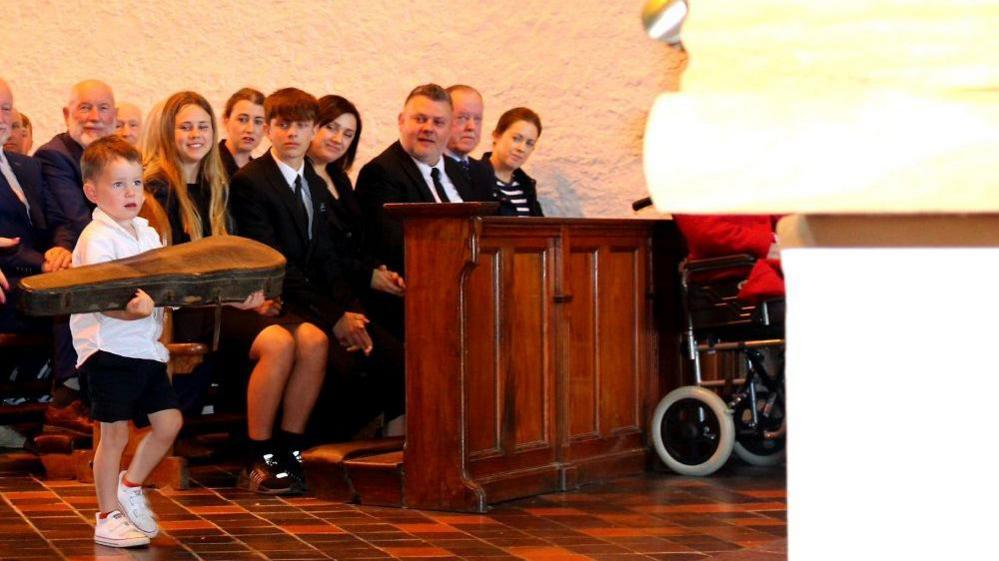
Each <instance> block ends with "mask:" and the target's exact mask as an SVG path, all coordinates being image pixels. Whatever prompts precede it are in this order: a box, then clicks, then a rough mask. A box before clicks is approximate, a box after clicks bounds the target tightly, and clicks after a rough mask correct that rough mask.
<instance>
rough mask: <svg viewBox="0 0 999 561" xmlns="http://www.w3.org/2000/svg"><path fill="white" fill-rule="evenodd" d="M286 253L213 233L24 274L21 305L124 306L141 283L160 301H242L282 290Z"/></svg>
mask: <svg viewBox="0 0 999 561" xmlns="http://www.w3.org/2000/svg"><path fill="white" fill-rule="evenodd" d="M284 266H285V258H284V256H283V255H281V254H280V253H279V252H277V251H275V250H274V249H272V248H271V247H269V246H267V245H265V244H262V243H260V242H256V241H253V240H250V239H247V238H241V237H238V236H211V237H208V238H204V239H201V240H198V241H194V242H190V243H183V244H178V245H175V246H171V247H164V248H159V249H154V250H151V251H147V252H145V253H141V254H139V255H135V256H133V257H127V258H125V259H117V260H115V261H109V262H107V263H100V264H98V265H86V266H83V267H76V268H71V269H64V270H61V271H57V272H54V273H45V274H41V275H34V276H30V277H25V278H23V279H21V282H20V283H19V286H20V288H21V290H22V294H21V297H20V300H19V301H18V308H19V309H20V310H21V311H22V312H23V313H25V314H27V315H32V316H53V315H64V314H77V313H86V312H101V311H109V310H123V309H124V308H125V306H126V305H127V304H128V301H129V300H131V299H132V297H133V296H135V291H136V289H139V288H141V289H142V290H144V291H146V293H147V294H149V296H150V297H151V298H152V299H153V302H155V303H156V305H157V306H205V305H211V304H221V303H226V302H242V301H244V300H246V298H247V297H248V296H249V295H250V294H252V293H253V292H255V291H257V290H263V291H264V296H265V297H267V298H275V297H277V296H280V295H281V283H282V281H283V280H284Z"/></svg>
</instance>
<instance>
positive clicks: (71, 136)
mask: <svg viewBox="0 0 999 561" xmlns="http://www.w3.org/2000/svg"><path fill="white" fill-rule="evenodd" d="M62 114H63V118H64V119H65V120H66V132H63V133H59V134H57V135H55V136H54V137H52V139H51V140H49V141H48V142H46V143H45V144H43V145H41V146H39V147H38V150H36V151H35V158H37V159H38V161H39V162H40V163H41V164H42V173H43V174H44V175H45V182H46V184H47V186H48V194H47V197H48V200H49V202H50V206H52V207H53V208H58V209H59V211H60V212H61V214H62V217H63V218H64V220H65V224H56V225H55V226H57V227H65V228H68V240H66V241H67V243H68V246H66V247H67V249H69V250H70V251H72V250H73V246H74V245H76V239H77V238H78V237H79V236H80V232H82V231H83V229H84V228H85V227H86V226H87V224H90V215H91V213H92V212H93V210H94V205H93V203H91V202H90V201H88V200H87V198H86V197H85V196H84V195H83V177H82V175H81V173H80V157H81V156H83V149H84V148H86V147H87V146H89V145H90V143H91V142H93V141H95V140H97V139H98V138H103V137H105V136H107V135H109V134H112V133H114V130H115V115H116V110H115V104H114V94H113V93H112V92H111V87H110V86H108V85H107V84H105V83H104V82H101V81H98V80H86V81H84V82H80V83H79V84H76V85H75V86H73V88H72V89H71V90H70V95H69V102H68V103H67V104H66V107H63V109H62Z"/></svg>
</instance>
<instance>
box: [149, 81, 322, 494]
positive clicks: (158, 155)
mask: <svg viewBox="0 0 999 561" xmlns="http://www.w3.org/2000/svg"><path fill="white" fill-rule="evenodd" d="M157 128H158V130H159V133H158V134H157V135H156V138H155V140H154V142H153V143H152V144H153V145H152V146H151V149H150V150H149V153H148V154H147V157H146V172H145V183H146V189H147V190H148V191H149V192H150V193H151V194H152V195H153V197H154V198H155V199H156V200H157V201H158V202H159V203H160V205H162V207H163V208H164V209H165V211H166V214H167V216H168V218H169V222H170V231H171V234H170V235H171V238H172V242H173V243H182V242H186V241H191V240H198V239H201V238H203V237H206V236H224V235H227V234H229V233H230V232H231V221H230V218H229V209H228V204H229V188H228V178H227V176H226V172H225V169H224V168H223V164H222V159H221V157H220V155H219V142H218V131H217V129H216V126H215V113H214V111H213V110H212V107H211V105H210V104H209V103H208V101H207V100H206V99H205V98H204V97H202V96H201V95H199V94H197V93H194V92H189V91H185V92H179V93H176V94H174V95H172V96H170V97H169V98H168V99H167V100H166V102H165V103H164V105H163V111H162V113H161V115H160V123H159V126H158V127H157ZM236 308H238V309H235V310H229V309H227V310H226V313H224V314H223V322H222V338H223V341H224V342H223V347H225V346H227V345H228V346H229V347H230V348H233V347H235V348H240V347H241V346H242V347H244V348H245V346H246V344H247V343H248V344H249V345H248V346H249V351H248V353H247V354H248V357H249V359H250V360H251V361H255V362H256V364H255V365H254V366H253V370H252V372H251V374H250V377H249V382H248V387H247V398H246V403H247V415H246V417H247V424H248V435H249V438H250V457H249V458H248V463H247V467H246V469H245V470H244V472H243V474H242V476H241V477H240V481H241V484H242V485H244V486H246V487H248V488H249V489H250V490H252V491H256V492H259V493H264V494H286V493H290V492H295V491H300V490H301V487H302V485H304V484H303V483H302V482H303V481H304V479H303V477H302V472H301V458H300V454H299V453H298V452H299V451H300V450H301V449H302V441H303V438H304V437H303V434H304V432H305V423H306V421H307V420H308V417H307V415H304V416H303V415H302V411H303V410H306V411H307V410H309V409H311V403H309V404H305V403H300V402H301V401H303V400H305V401H310V400H311V401H314V400H315V396H317V395H318V393H319V388H320V386H321V385H322V380H323V377H324V374H325V368H326V353H327V346H328V339H327V338H326V335H325V334H324V333H323V332H322V330H320V329H319V328H318V327H316V326H314V325H312V324H310V323H306V322H304V321H302V320H301V319H299V318H296V317H294V316H292V315H290V314H281V304H280V302H278V301H272V300H269V301H267V302H263V299H262V296H260V295H254V296H253V297H251V298H250V299H248V300H247V302H244V303H243V304H242V305H240V306H236ZM200 311H201V310H197V309H193V310H191V311H190V312H187V313H185V310H179V312H180V313H177V314H175V316H174V338H175V340H188V341H190V340H203V339H204V338H206V336H207V335H208V334H209V333H210V329H211V319H210V317H208V316H209V315H210V314H205V313H198V312H200ZM178 316H179V317H178ZM184 316H187V317H184ZM282 405H283V408H282V409H283V413H282V418H281V420H280V428H281V433H280V436H281V438H279V439H275V438H273V437H274V435H273V430H274V425H275V420H276V418H277V412H278V409H279V408H281V406H282ZM306 405H307V406H306Z"/></svg>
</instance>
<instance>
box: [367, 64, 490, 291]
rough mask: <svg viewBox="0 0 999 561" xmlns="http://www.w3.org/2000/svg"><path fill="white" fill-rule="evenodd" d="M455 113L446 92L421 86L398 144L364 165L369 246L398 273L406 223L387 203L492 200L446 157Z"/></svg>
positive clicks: (412, 96) (406, 111)
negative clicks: (386, 208)
mask: <svg viewBox="0 0 999 561" xmlns="http://www.w3.org/2000/svg"><path fill="white" fill-rule="evenodd" d="M452 112H453V108H452V107H451V97H450V96H449V95H448V93H447V91H445V90H444V88H442V87H440V86H438V85H437V84H425V85H422V86H418V87H416V88H415V89H414V90H413V91H411V92H410V93H409V96H408V97H407V98H406V103H405V104H404V106H403V109H402V113H400V114H399V141H398V142H395V143H394V144H392V145H391V146H389V147H388V148H386V149H385V151H384V152H382V153H381V154H379V155H378V156H377V157H375V158H374V159H373V160H371V161H370V162H368V163H367V164H365V166H364V167H363V168H361V172H360V174H359V175H358V177H357V196H358V198H359V200H360V202H361V209H362V211H363V212H364V215H365V217H366V219H367V220H366V221H365V226H366V228H365V232H364V243H365V247H366V248H367V250H368V251H369V252H371V254H372V256H373V257H374V258H375V259H376V260H377V261H379V262H382V263H385V264H386V265H387V266H388V268H389V269H391V270H393V271H400V272H401V271H402V270H403V254H402V250H403V239H402V225H401V224H400V223H399V221H398V220H396V219H395V218H392V217H390V216H388V215H387V214H386V213H385V211H384V209H383V208H382V205H384V204H385V203H434V202H438V203H446V202H451V203H457V202H463V201H465V202H468V201H489V200H492V194H491V193H490V192H489V191H484V190H483V189H481V188H480V187H476V186H475V185H472V184H471V183H470V182H469V181H467V180H466V179H465V175H464V173H463V172H462V170H461V168H460V167H459V166H458V164H457V163H455V161H454V160H452V159H451V158H446V157H444V155H443V154H444V148H445V147H446V146H447V141H448V137H449V136H450V134H451V119H452Z"/></svg>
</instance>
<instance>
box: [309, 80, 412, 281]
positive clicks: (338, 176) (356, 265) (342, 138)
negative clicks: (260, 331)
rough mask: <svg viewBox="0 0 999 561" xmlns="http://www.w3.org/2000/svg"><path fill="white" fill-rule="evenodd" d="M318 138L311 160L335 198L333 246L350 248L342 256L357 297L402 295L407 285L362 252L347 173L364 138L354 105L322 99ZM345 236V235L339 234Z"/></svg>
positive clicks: (357, 215) (358, 219)
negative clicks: (346, 244) (372, 293)
mask: <svg viewBox="0 0 999 561" xmlns="http://www.w3.org/2000/svg"><path fill="white" fill-rule="evenodd" d="M316 127H317V128H316V135H315V137H313V139H312V144H311V146H309V159H310V160H311V161H312V166H313V167H314V168H315V170H316V173H317V174H318V175H319V177H321V178H323V181H325V182H326V189H327V191H329V194H330V196H331V197H332V199H333V200H332V201H331V204H332V208H333V213H332V214H333V216H332V218H333V219H334V223H331V224H330V226H331V230H332V231H333V233H334V238H337V239H340V242H339V243H338V242H337V239H334V244H335V245H337V246H340V245H342V243H343V241H344V240H346V241H347V242H349V243H350V245H351V247H349V248H339V247H338V249H340V251H339V252H338V253H339V254H340V255H351V256H352V257H353V258H352V259H350V260H349V263H350V265H349V266H350V269H351V273H350V278H351V282H352V284H353V285H354V289H355V291H356V293H357V294H364V293H366V292H367V289H369V288H370V289H372V290H377V291H381V292H385V293H387V294H392V295H395V296H402V294H403V292H404V291H405V287H406V285H405V283H404V282H403V281H402V277H400V276H399V275H398V274H397V273H394V272H392V271H389V270H388V269H387V268H385V266H384V265H381V264H379V263H376V262H375V261H374V260H373V259H371V258H369V257H367V256H364V255H362V254H361V253H360V249H359V248H360V235H361V220H362V217H361V207H360V206H359V205H358V202H357V197H356V196H354V186H353V185H352V184H351V182H350V177H349V176H348V175H347V172H348V171H350V166H351V165H352V164H353V163H354V157H355V155H356V154H357V141H358V139H359V138H360V136H361V115H360V113H358V111H357V108H356V107H354V104H353V103H351V102H350V101H348V100H347V99H345V98H343V97H341V96H338V95H327V96H323V97H322V98H321V99H320V100H319V114H318V116H317V118H316ZM341 233H342V234H343V235H342V236H341V235H339V234H341Z"/></svg>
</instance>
